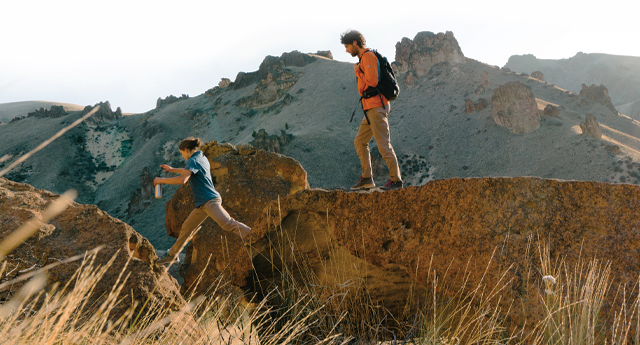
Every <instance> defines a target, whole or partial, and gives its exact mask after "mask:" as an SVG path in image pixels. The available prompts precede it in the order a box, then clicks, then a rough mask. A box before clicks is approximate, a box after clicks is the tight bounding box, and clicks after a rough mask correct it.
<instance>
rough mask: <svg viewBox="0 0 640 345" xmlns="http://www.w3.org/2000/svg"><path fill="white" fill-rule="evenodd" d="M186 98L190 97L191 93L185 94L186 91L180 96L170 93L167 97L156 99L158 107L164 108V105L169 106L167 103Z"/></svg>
mask: <svg viewBox="0 0 640 345" xmlns="http://www.w3.org/2000/svg"><path fill="white" fill-rule="evenodd" d="M185 99H189V95H185V94H184V93H183V94H182V96H180V97H176V96H174V95H169V96H167V97H165V98H162V97H158V100H156V109H160V108H162V107H164V106H167V105H169V104H171V103H175V102H178V101H182V100H185Z"/></svg>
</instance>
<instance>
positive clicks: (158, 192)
mask: <svg viewBox="0 0 640 345" xmlns="http://www.w3.org/2000/svg"><path fill="white" fill-rule="evenodd" d="M161 198H162V185H161V184H157V185H156V199H161Z"/></svg>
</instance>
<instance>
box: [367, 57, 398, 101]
mask: <svg viewBox="0 0 640 345" xmlns="http://www.w3.org/2000/svg"><path fill="white" fill-rule="evenodd" d="M369 50H370V51H371V52H373V53H374V54H376V57H377V58H378V63H379V64H380V74H379V75H378V86H376V87H368V88H367V89H366V90H364V92H363V93H362V98H371V97H373V96H377V95H379V94H382V95H383V96H384V97H385V98H386V99H388V100H389V101H393V100H394V99H396V98H398V95H399V94H400V88H399V87H398V81H397V80H396V76H395V74H393V69H392V68H391V65H390V64H389V61H387V58H386V57H384V56H382V55H380V53H378V51H377V50H375V49H369Z"/></svg>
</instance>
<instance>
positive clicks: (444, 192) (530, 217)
mask: <svg viewBox="0 0 640 345" xmlns="http://www.w3.org/2000/svg"><path fill="white" fill-rule="evenodd" d="M255 229H256V230H257V231H258V234H261V235H262V234H264V238H262V239H260V241H258V243H262V246H264V248H265V249H264V250H263V251H262V253H261V255H257V256H255V258H254V260H253V262H254V266H255V268H256V272H250V271H245V272H236V274H239V275H240V276H246V277H249V276H251V275H252V274H255V275H256V276H257V277H258V278H257V280H256V283H255V284H256V286H255V288H256V289H258V290H259V289H260V287H261V286H262V287H264V286H270V285H269V282H271V283H274V282H276V281H277V279H274V274H273V272H274V269H273V267H272V264H271V263H276V264H275V265H276V266H277V265H278V264H281V265H290V266H289V267H288V268H289V270H290V271H291V272H294V273H295V272H297V273H296V274H299V275H301V276H304V275H306V278H307V279H309V276H310V275H314V276H315V278H314V279H316V280H315V281H314V283H316V284H318V286H326V287H327V288H328V290H331V286H334V285H335V284H337V285H342V284H348V282H358V281H364V280H366V283H367V284H368V286H369V294H370V296H371V298H372V300H373V301H374V303H379V304H381V305H383V306H384V307H386V308H388V309H389V310H390V311H391V312H392V313H394V314H395V315H401V314H402V312H403V308H404V307H405V303H406V301H407V299H408V298H409V296H410V294H411V291H413V292H414V293H415V295H420V291H421V290H420V289H421V286H428V285H429V283H431V282H430V281H428V278H427V277H429V270H432V275H431V277H433V276H434V275H433V274H435V276H436V277H439V284H442V285H441V286H451V287H453V291H458V288H459V287H461V286H463V285H465V280H466V276H465V274H466V273H470V278H469V279H470V280H469V281H466V286H468V287H469V288H470V289H472V288H474V287H475V286H477V284H478V283H479V282H480V281H481V280H482V281H483V282H484V283H485V284H487V290H486V291H491V289H492V288H494V287H496V286H499V285H500V284H503V283H504V284H506V287H505V288H504V289H503V290H502V291H501V293H500V295H501V301H500V303H501V307H502V308H501V311H502V313H505V314H503V315H502V316H503V317H505V318H506V320H507V325H508V326H509V327H510V328H511V329H514V327H517V326H522V322H523V321H524V319H525V318H527V322H528V323H529V324H530V323H531V322H535V321H537V320H539V318H538V317H539V316H540V315H542V313H543V308H544V307H543V306H542V305H541V301H542V298H543V294H544V290H545V285H544V284H543V282H542V279H541V278H542V277H543V276H544V275H546V274H552V272H548V271H545V269H544V268H543V267H541V264H540V259H541V258H540V255H539V250H540V249H541V248H542V247H543V246H548V249H549V253H550V255H551V257H550V260H552V262H556V261H555V260H564V262H565V263H566V267H574V265H575V264H576V263H578V262H579V260H580V259H583V260H587V261H589V260H591V259H593V258H596V259H598V260H599V261H600V262H609V263H611V266H612V267H614V268H615V269H613V270H612V272H611V278H612V282H613V287H612V288H611V289H610V290H609V294H608V295H607V296H606V297H605V306H604V308H603V311H604V312H607V311H608V310H609V309H608V308H609V306H610V305H611V302H612V301H613V298H614V295H615V294H616V291H617V287H618V284H626V285H627V286H628V287H629V288H632V286H633V285H634V284H636V285H637V279H638V276H639V275H640V241H638V230H639V229H640V187H638V186H634V185H615V184H608V183H597V182H578V181H558V180H544V179H539V178H475V179H460V178H456V179H450V180H436V181H431V182H429V183H428V184H426V185H424V186H422V187H410V188H405V189H403V190H397V191H392V192H385V193H377V192H373V193H346V192H342V191H326V190H319V189H310V190H304V191H300V192H298V193H296V194H294V195H291V196H288V197H285V198H282V199H280V200H279V201H278V202H272V203H271V204H270V205H269V207H268V208H266V209H265V214H264V215H263V217H262V218H261V219H260V222H259V224H257V225H256V226H255ZM256 247H259V246H256ZM278 247H280V248H282V249H284V252H283V253H281V254H280V256H272V254H273V253H275V252H278ZM281 251H282V250H281ZM294 260H295V263H294ZM276 271H277V270H276ZM305 272H306V273H305ZM309 272H313V273H312V274H311V273H309ZM503 274H504V275H505V276H504V277H502V279H501V276H502V275H503ZM275 276H277V274H276V275H275ZM258 282H259V284H258ZM413 282H417V283H419V284H418V285H417V286H413V287H412V283H413ZM412 289H416V290H417V291H418V292H416V290H412ZM443 291H444V289H443ZM627 291H630V289H628V290H627ZM453 293H454V292H452V294H453ZM507 312H508V314H506V313H507Z"/></svg>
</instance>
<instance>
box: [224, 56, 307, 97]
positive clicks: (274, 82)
mask: <svg viewBox="0 0 640 345" xmlns="http://www.w3.org/2000/svg"><path fill="white" fill-rule="evenodd" d="M315 60H316V58H315V57H313V56H311V55H309V54H303V53H300V52H298V51H292V52H290V53H284V54H282V56H280V57H276V56H267V57H266V58H265V59H264V60H263V61H262V63H261V64H260V68H259V69H258V70H257V71H256V72H251V73H245V72H240V73H238V75H237V76H236V80H235V81H234V82H233V88H234V89H240V88H243V87H247V86H249V85H251V84H253V83H258V85H257V86H256V87H255V89H254V91H253V95H250V96H247V97H243V98H241V99H239V100H237V101H236V105H237V106H239V107H244V108H259V107H262V106H266V105H269V104H272V103H273V102H275V101H277V100H279V99H280V98H281V97H283V96H285V95H286V90H288V89H290V88H291V87H292V86H293V85H295V83H296V82H297V81H298V78H299V77H300V73H295V72H293V71H292V70H291V69H290V68H288V67H291V66H295V67H303V66H305V65H308V64H310V63H312V62H314V61H315Z"/></svg>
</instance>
